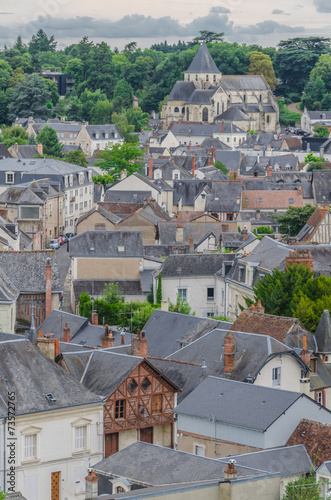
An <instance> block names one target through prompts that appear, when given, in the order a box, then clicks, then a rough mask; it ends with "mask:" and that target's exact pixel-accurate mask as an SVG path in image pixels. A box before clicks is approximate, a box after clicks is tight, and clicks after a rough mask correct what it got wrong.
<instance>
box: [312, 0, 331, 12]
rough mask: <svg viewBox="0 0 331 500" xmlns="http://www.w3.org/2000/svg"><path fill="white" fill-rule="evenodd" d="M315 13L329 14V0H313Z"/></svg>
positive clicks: (330, 6) (330, 5)
mask: <svg viewBox="0 0 331 500" xmlns="http://www.w3.org/2000/svg"><path fill="white" fill-rule="evenodd" d="M314 5H315V6H316V10H317V12H331V3H330V1H329V0H314Z"/></svg>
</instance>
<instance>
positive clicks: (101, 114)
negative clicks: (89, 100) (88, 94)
mask: <svg viewBox="0 0 331 500" xmlns="http://www.w3.org/2000/svg"><path fill="white" fill-rule="evenodd" d="M112 112H113V104H112V102H111V101H109V100H108V99H105V100H102V101H98V102H97V103H96V104H94V106H93V108H92V109H91V113H90V118H91V119H90V122H91V124H99V125H100V123H111V115H112Z"/></svg>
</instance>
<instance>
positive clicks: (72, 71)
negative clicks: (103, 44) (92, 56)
mask: <svg viewBox="0 0 331 500" xmlns="http://www.w3.org/2000/svg"><path fill="white" fill-rule="evenodd" d="M65 72H66V73H67V74H68V75H72V76H73V78H74V80H75V84H76V85H78V84H79V83H82V81H83V80H84V63H83V61H82V60H81V59H77V58H75V59H70V61H68V62H67V65H66V67H65Z"/></svg>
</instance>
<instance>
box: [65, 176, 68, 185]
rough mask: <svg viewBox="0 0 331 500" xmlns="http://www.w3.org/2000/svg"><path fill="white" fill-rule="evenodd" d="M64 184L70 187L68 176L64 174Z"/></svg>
mask: <svg viewBox="0 0 331 500" xmlns="http://www.w3.org/2000/svg"><path fill="white" fill-rule="evenodd" d="M64 186H65V187H66V188H67V187H68V176H67V175H65V176H64Z"/></svg>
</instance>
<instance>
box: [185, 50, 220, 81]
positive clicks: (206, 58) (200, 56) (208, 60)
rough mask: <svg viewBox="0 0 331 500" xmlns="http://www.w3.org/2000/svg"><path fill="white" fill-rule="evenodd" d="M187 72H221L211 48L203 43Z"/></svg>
mask: <svg viewBox="0 0 331 500" xmlns="http://www.w3.org/2000/svg"><path fill="white" fill-rule="evenodd" d="M186 73H198V74H200V73H215V74H220V70H219V69H218V67H217V66H216V64H215V61H214V60H213V58H212V56H211V54H210V52H209V50H208V49H207V47H206V45H205V44H204V43H203V44H202V45H201V47H200V49H199V50H198V52H197V53H196V55H195V57H194V59H193V61H192V62H191V64H190V66H189V68H188V70H187V71H186Z"/></svg>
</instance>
